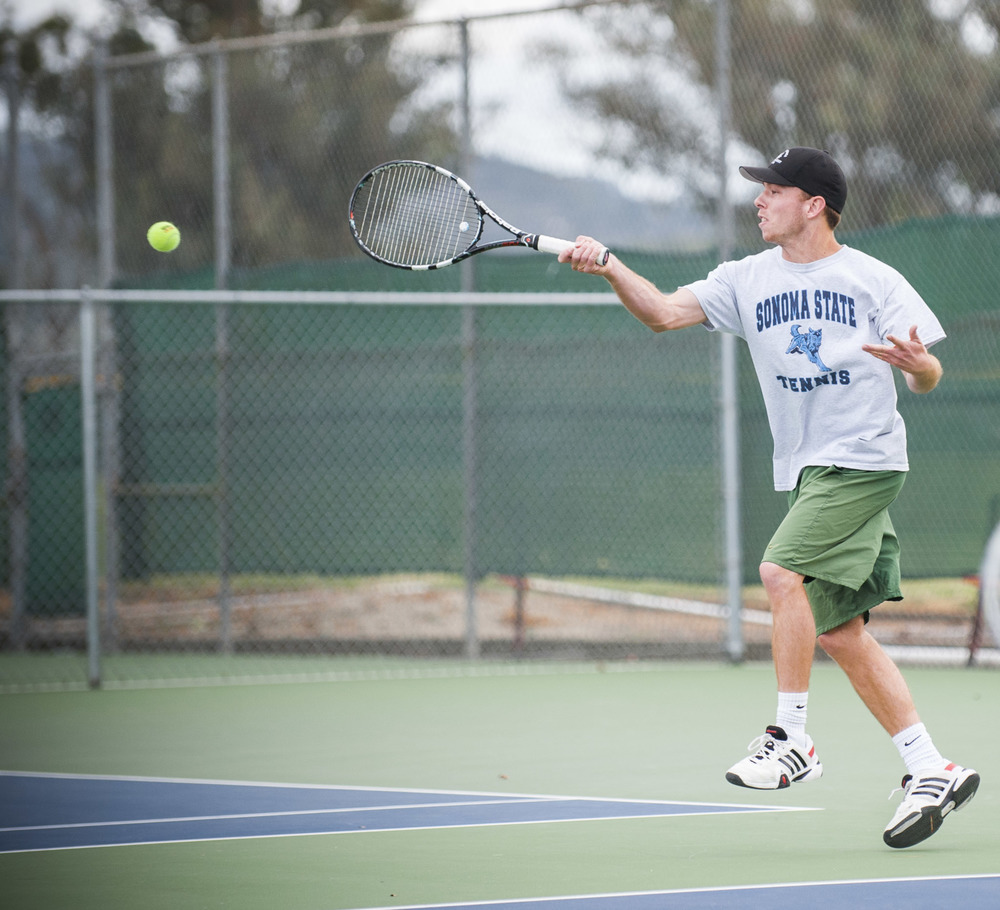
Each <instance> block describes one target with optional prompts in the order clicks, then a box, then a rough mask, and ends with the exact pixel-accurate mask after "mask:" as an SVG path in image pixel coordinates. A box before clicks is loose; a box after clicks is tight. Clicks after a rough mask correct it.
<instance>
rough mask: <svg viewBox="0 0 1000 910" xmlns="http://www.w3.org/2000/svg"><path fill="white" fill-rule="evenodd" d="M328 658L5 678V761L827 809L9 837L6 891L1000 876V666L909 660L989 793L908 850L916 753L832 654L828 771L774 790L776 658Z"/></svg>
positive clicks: (267, 894)
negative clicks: (37, 680)
mask: <svg viewBox="0 0 1000 910" xmlns="http://www.w3.org/2000/svg"><path fill="white" fill-rule="evenodd" d="M326 663H327V664H328V665H330V664H331V663H332V664H333V665H334V667H337V668H339V670H337V672H333V673H328V675H327V676H326V677H325V681H322V682H286V683H284V684H274V683H273V682H272V683H271V684H268V685H240V686H236V685H214V686H210V687H209V686H206V687H198V686H188V687H179V686H171V687H164V688H156V689H152V688H148V689H122V690H114V691H107V690H105V691H95V692H89V691H79V692H34V693H24V694H8V695H4V696H2V697H0V730H2V736H0V770H3V771H5V772H15V771H16V772H36V773H37V772H45V773H49V774H58V775H98V776H101V777H105V776H115V777H117V776H124V777H127V778H157V779H166V780H169V781H171V782H176V781H185V782H187V781H227V782H232V781H241V782H265V783H282V784H292V785H316V786H319V787H327V788H329V787H338V788H392V789H393V790H396V789H399V790H408V791H427V792H431V791H443V792H447V793H459V794H479V795H480V797H482V795H483V794H487V795H492V796H494V797H495V801H498V802H500V801H504V800H507V799H509V798H510V797H514V798H518V797H525V796H530V797H531V799H532V801H533V800H534V798H535V797H539V796H547V797H554V796H558V797H574V798H581V799H586V798H597V799H600V800H606V799H610V800H620V801H627V800H632V801H665V802H667V801H669V802H673V803H678V802H680V803H693V804H708V805H718V804H733V805H735V806H737V807H761V808H762V810H766V809H771V808H780V809H786V810H787V809H792V808H795V809H804V810H812V811H781V812H773V811H743V812H700V811H698V812H695V811H692V812H691V813H690V814H689V813H685V812H682V813H679V814H677V813H675V814H663V815H653V816H649V817H620V818H603V819H596V818H588V819H582V818H580V819H575V820H574V819H570V820H565V819H564V820H560V819H556V818H554V817H553V818H549V817H543V818H541V819H539V820H533V821H524V820H519V821H514V822H511V821H510V820H507V821H503V820H501V819H497V820H496V821H494V822H490V821H486V822H482V821H481V820H480V821H479V822H477V823H474V824H463V823H449V824H434V825H427V826H417V827H411V828H408V829H402V828H400V829H397V830H375V829H374V828H373V829H371V830H366V829H365V828H359V829H357V830H353V831H343V830H342V831H337V832H334V833H301V834H299V835H298V836H269V835H262V834H255V833H248V834H246V835H244V836H238V837H233V836H225V837H223V836H219V837H212V836H207V835H206V836H205V837H200V838H196V839H191V840H188V841H185V842H167V841H169V840H170V838H162V839H160V841H159V842H147V843H142V844H136V845H130V846H90V847H86V848H83V849H80V848H76V849H32V850H30V851H27V852H8V853H3V854H0V880H2V881H3V883H4V885H3V890H4V892H5V902H9V906H12V907H18V908H64V907H73V908H78V910H86V908H100V910H118V908H126V907H127V908H134V907H136V906H142V907H144V908H149V910H159V908H164V910H166V908H177V907H192V908H194V907H206V908H208V907H240V908H241V910H257V908H261V910H263V908H274V907H278V906H280V907H282V908H286V910H298V908H303V910H305V908H310V910H312V908H329V910H344V908H363V907H387V906H413V905H420V904H432V903H433V904H442V903H449V902H459V901H462V902H471V901H487V900H499V899H537V898H544V897H557V896H572V895H581V894H591V895H594V894H597V895H608V894H613V893H623V892H629V893H631V892H644V891H658V890H674V889H689V888H694V889H701V888H710V889H713V888H722V887H726V886H744V885H760V884H786V883H797V882H830V881H857V880H864V881H869V880H876V879H878V880H881V879H889V880H896V879H899V880H903V879H910V878H921V877H925V876H930V877H937V876H946V877H950V876H983V875H991V874H992V875H995V874H997V873H998V872H1000V858H998V857H1000V827H998V826H997V825H996V824H995V819H996V817H997V812H998V811H1000V796H998V795H997V793H998V792H1000V791H998V790H997V789H996V786H995V783H994V782H995V781H997V780H1000V732H998V730H997V727H996V723H995V717H996V710H995V706H996V703H997V696H998V695H1000V677H998V676H997V674H996V672H995V671H991V670H985V669H971V670H966V669H962V670H958V669H920V670H909V671H907V678H908V680H909V681H910V685H911V688H912V689H913V692H914V695H915V697H916V700H917V703H918V705H919V706H920V708H921V713H922V715H923V718H924V720H925V721H926V722H927V724H928V727H929V728H930V730H931V732H932V733H933V734H934V736H935V738H936V740H937V742H938V744H939V745H940V746H941V747H942V751H944V752H945V753H946V754H947V755H948V756H949V757H951V758H953V759H955V760H956V761H959V762H961V763H963V764H966V765H970V766H973V767H975V768H977V770H979V771H980V773H981V774H982V777H983V785H982V787H981V789H980V792H979V794H978V796H977V797H976V799H975V800H974V801H973V803H972V804H971V805H970V806H969V807H968V809H966V810H963V812H962V813H959V814H953V815H951V816H949V817H948V819H947V821H946V823H945V825H944V828H943V830H942V831H941V832H939V833H938V834H937V835H935V836H934V837H933V838H931V839H930V840H928V841H926V842H925V843H924V844H922V845H919V846H918V847H915V848H912V849H910V850H904V851H894V850H891V849H889V848H887V847H886V846H885V845H884V844H883V843H882V829H883V827H884V826H885V824H886V823H887V822H888V820H889V818H890V817H891V815H892V812H893V811H894V808H895V806H896V804H897V801H898V799H899V795H898V794H897V795H896V796H893V797H892V800H891V801H890V799H889V796H890V791H891V790H892V789H893V788H894V787H896V786H898V785H899V779H900V777H901V775H902V773H903V768H902V765H901V762H900V761H899V758H898V755H897V754H896V751H895V749H894V748H893V746H892V744H891V742H890V741H889V739H888V737H887V736H886V735H885V734H884V733H883V732H882V731H881V730H880V729H879V728H878V727H877V725H876V724H875V722H874V721H873V720H872V719H871V718H870V716H869V715H868V714H867V712H866V711H865V710H864V709H863V707H862V706H861V704H860V702H859V701H858V700H857V698H856V696H855V695H854V693H853V691H852V690H851V689H850V686H849V684H848V683H847V681H846V679H845V678H844V677H843V676H842V675H841V674H840V672H839V670H837V669H836V668H835V667H833V666H831V665H829V664H821V665H819V666H817V668H816V670H815V674H814V679H813V685H812V695H811V698H810V723H809V727H810V732H811V734H812V735H813V737H814V739H815V741H816V744H817V748H818V750H819V751H820V755H821V758H822V760H823V763H824V768H825V774H824V776H823V778H822V779H821V780H819V781H816V782H813V783H807V784H801V785H795V786H793V787H791V788H789V789H788V790H785V791H780V792H774V793H763V792H760V791H751V790H744V789H741V788H735V787H732V786H730V785H729V784H728V783H726V781H725V779H724V772H725V770H726V768H727V767H728V766H729V765H730V764H732V763H733V762H734V761H736V760H737V759H738V758H740V757H741V756H742V755H743V754H744V749H745V746H746V744H747V743H748V742H749V741H750V740H751V739H753V738H754V737H755V736H756V735H757V734H758V733H760V732H761V731H762V729H763V727H764V725H766V724H767V723H770V722H771V721H772V720H773V711H774V683H773V673H772V671H771V668H770V667H769V666H767V665H764V664H748V665H745V666H741V667H731V666H722V665H715V664H701V663H671V664H665V663H608V664H596V663H586V664H585V663H578V664H526V665H521V664H517V663H496V664H493V663H489V662H479V663H477V664H464V663H462V662H453V663H448V662H443V661H439V662H421V661H389V660H378V661H365V660H360V659H355V660H351V661H345V662H339V661H329V660H328V661H327V662H326ZM328 669H329V666H328ZM291 678H292V677H291V676H289V679H291ZM24 798H25V799H27V795H25V797H24ZM456 800H457V801H460V799H459V797H456ZM15 802H16V800H15ZM52 808H53V811H55V812H57V813H58V811H59V810H60V808H61V807H59V806H58V805H57V806H54V807H52ZM90 808H92V809H95V810H99V809H100V806H93V807H90ZM23 809H24V807H23V806H18V805H13V806H12V807H9V811H10V812H11V813H12V817H13V815H14V814H16V813H15V811H14V810H16V812H17V813H19V812H21V811H22V810H23ZM180 811H181V807H178V812H180ZM185 811H186V810H185ZM250 811H251V809H250V808H248V809H247V813H248V814H249V813H250ZM78 824H86V823H85V822H79V821H78ZM0 827H5V828H10V827H11V826H10V823H9V822H8V823H4V824H3V825H0ZM36 827H37V826H36ZM95 827H97V825H95ZM15 833H16V832H15ZM76 833H77V834H79V831H77V832H76ZM154 841H155V839H154ZM988 881H993V880H992V879H991V880H988ZM942 887H945V888H947V887H948V883H947V882H945V883H944V884H943V885H942ZM956 887H957V885H956ZM980 887H982V885H980ZM987 887H992V886H989V885H987ZM720 893H727V892H720ZM955 896H956V898H958V896H959V892H958V891H956V892H955ZM733 899H734V900H735V899H736V898H733ZM748 900H749V898H748ZM719 906H735V904H728V903H727V904H719ZM746 906H750V904H749V903H747V904H746Z"/></svg>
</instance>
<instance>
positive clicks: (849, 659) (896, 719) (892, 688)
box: [819, 616, 920, 736]
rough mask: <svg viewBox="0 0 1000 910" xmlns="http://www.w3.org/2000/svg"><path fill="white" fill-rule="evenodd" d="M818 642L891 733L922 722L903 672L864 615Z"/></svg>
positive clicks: (830, 632)
mask: <svg viewBox="0 0 1000 910" xmlns="http://www.w3.org/2000/svg"><path fill="white" fill-rule="evenodd" d="M819 645H820V647H821V648H822V649H823V650H824V651H826V653H827V654H829V655H830V657H832V658H833V659H834V660H835V661H836V662H837V664H838V665H839V666H840V668H841V669H842V670H843V671H844V673H846V674H847V678H848V679H849V680H850V681H851V685H852V686H854V691H855V692H857V693H858V695H859V696H860V697H861V700H862V701H863V702H864V703H865V705H866V706H867V708H868V710H869V711H871V712H872V714H873V715H874V716H875V719H876V720H877V721H878V722H879V723H880V724H881V725H882V726H883V727H885V729H886V732H887V733H888V734H889V735H890V736H895V735H896V734H897V733H899V732H900V731H902V730H905V729H906V728H907V727H910V726H912V725H913V724H916V723H919V722H920V718H919V717H918V715H917V709H916V707H915V705H914V704H913V697H912V696H911V695H910V689H909V686H907V685H906V680H904V679H903V674H902V673H900V672H899V668H898V667H897V666H896V664H895V663H894V662H893V660H892V658H891V657H889V655H888V654H886V653H885V651H883V650H882V648H881V646H880V645H879V643H878V642H877V641H875V639H874V638H872V636H871V635H869V634H868V632H867V630H866V629H865V623H864V619H863V618H862V617H860V616H856V617H855V618H854V619H851V620H849V621H848V622H846V623H844V624H843V625H842V626H837V628H836V629H831V630H830V631H829V632H824V633H823V634H822V635H820V636H819Z"/></svg>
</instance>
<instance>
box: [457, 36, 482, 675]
mask: <svg viewBox="0 0 1000 910" xmlns="http://www.w3.org/2000/svg"><path fill="white" fill-rule="evenodd" d="M458 28H459V37H460V40H461V60H462V108H461V136H460V139H461V143H462V151H461V155H462V164H461V167H462V171H463V173H465V174H467V175H468V176H467V178H466V179H471V177H472V175H471V169H472V112H471V103H470V96H469V20H468V19H461V20H459V23H458ZM470 265H474V264H473V263H472V262H471V261H469V262H465V263H464V264H463V266H464V267H463V269H462V290H463V291H474V290H475V289H476V273H475V271H474V269H470V268H468V266H470ZM477 399H478V389H477V384H476V309H475V307H474V306H473V305H471V304H466V305H465V306H463V307H462V462H463V464H464V465H465V470H464V495H463V502H464V506H465V511H464V515H463V522H462V526H463V536H464V547H463V552H464V569H463V570H464V574H465V656H466V657H468V658H469V659H470V660H475V659H476V658H478V657H479V630H478V623H477V617H476V583H477V581H478V578H477V576H478V573H479V566H478V557H477V554H478V550H479V546H478V537H479V529H478V526H477V524H478V522H477V517H478V516H477V508H476V506H477V501H478V498H479V494H478V490H477V483H478V478H477V471H476V462H477V459H476V415H477V411H478V402H477Z"/></svg>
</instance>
